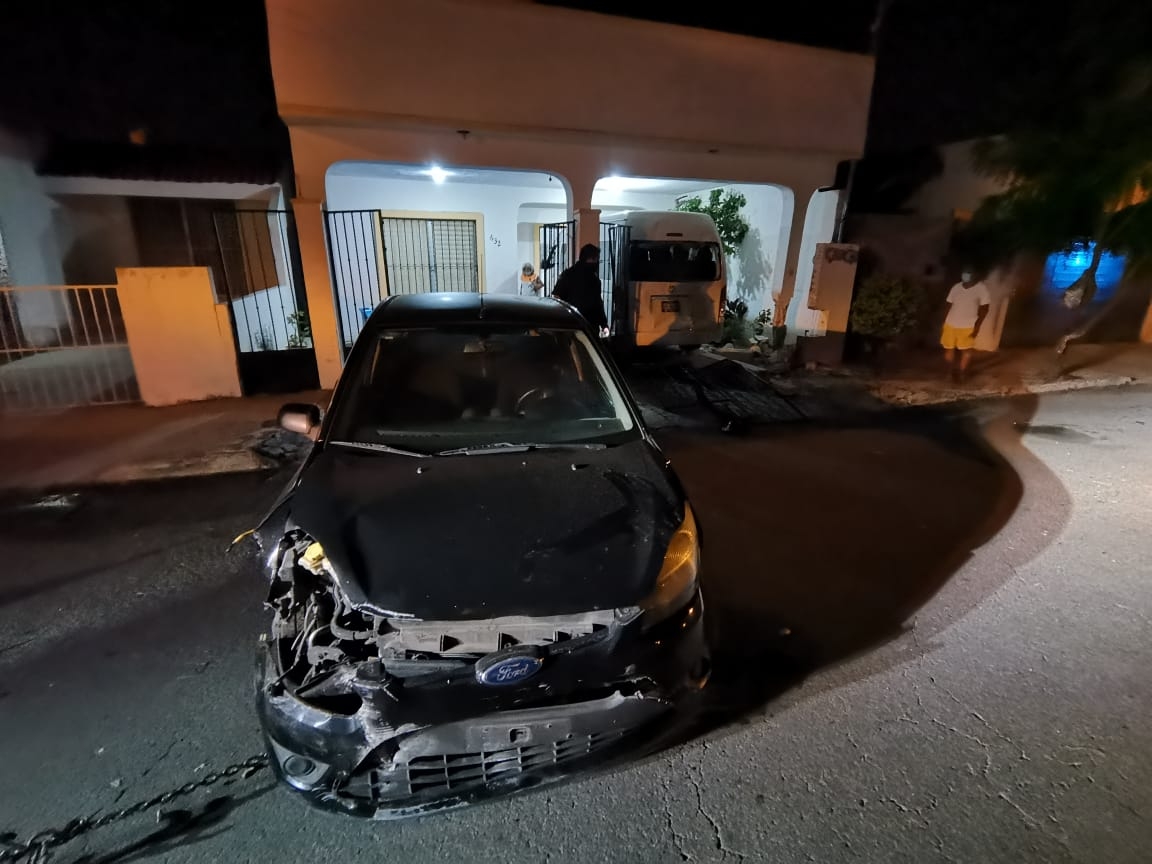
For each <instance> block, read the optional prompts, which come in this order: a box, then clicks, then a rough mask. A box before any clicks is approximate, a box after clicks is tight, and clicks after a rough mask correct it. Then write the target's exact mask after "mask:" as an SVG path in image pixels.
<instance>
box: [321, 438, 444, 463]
mask: <svg viewBox="0 0 1152 864" xmlns="http://www.w3.org/2000/svg"><path fill="white" fill-rule="evenodd" d="M328 444H330V445H332V446H333V447H347V448H348V449H349V450H368V451H369V452H372V453H391V454H392V455H393V456H415V457H417V458H418V459H427V458H428V457H429V456H431V455H432V454H431V453H418V452H417V451H415V450H405V449H403V448H402V447H393V446H391V445H390V444H372V443H370V442H368V441H329V442H328Z"/></svg>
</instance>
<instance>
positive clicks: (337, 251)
mask: <svg viewBox="0 0 1152 864" xmlns="http://www.w3.org/2000/svg"><path fill="white" fill-rule="evenodd" d="M379 219H380V211H379V210H329V211H327V212H326V213H325V214H324V225H325V232H326V235H327V239H328V261H329V265H330V267H331V272H332V290H333V294H334V295H335V299H336V308H337V310H338V311H339V314H338V315H337V322H338V323H339V326H340V341H341V344H342V345H343V348H344V354H345V356H347V353H348V351H349V349H351V347H352V343H353V342H355V341H356V337H357V336H359V335H360V330H361V329H363V327H364V322H365V321H367V320H368V316H369V315H370V314H371V313H372V310H373V309H375V308H376V304H377V303H379V302H380V300H381V299H383V297H384V290H383V286H382V284H381V278H380V272H381V268H380V255H381V250H380V244H379V238H378V237H377V230H378V229H377V226H378V224H379Z"/></svg>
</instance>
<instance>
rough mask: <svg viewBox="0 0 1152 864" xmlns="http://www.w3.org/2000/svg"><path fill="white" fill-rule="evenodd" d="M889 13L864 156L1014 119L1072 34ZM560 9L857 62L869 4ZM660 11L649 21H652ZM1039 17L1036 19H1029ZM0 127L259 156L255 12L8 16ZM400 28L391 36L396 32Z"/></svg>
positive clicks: (227, 6) (623, 4) (264, 93)
mask: <svg viewBox="0 0 1152 864" xmlns="http://www.w3.org/2000/svg"><path fill="white" fill-rule="evenodd" d="M1065 2H1070V0H1053V2H1050V3H1043V4H1041V3H1039V2H1037V3H1019V2H1016V3H1013V2H1010V0H964V2H959V3H939V2H924V0H896V2H895V4H894V5H893V6H892V8H891V10H890V12H889V14H888V16H887V18H886V19H885V26H884V28H883V30H882V31H881V36H880V40H879V51H878V61H877V74H876V88H875V93H874V98H873V116H872V123H871V130H870V140H869V152H870V153H884V152H894V151H895V152H898V151H904V150H908V149H912V148H915V147H918V146H921V145H925V144H931V143H937V142H944V141H949V140H957V139H960V138H965V137H971V136H974V135H979V134H986V133H991V132H995V131H998V130H1000V129H1001V128H1003V127H1004V126H1005V125H1006V124H1010V123H1011V122H1012V121H1013V119H1014V118H1016V117H1018V116H1019V112H1020V111H1021V110H1022V107H1021V106H1022V105H1023V106H1024V109H1025V110H1026V106H1027V104H1028V103H1027V100H1024V99H1021V98H1020V96H1021V94H1022V93H1024V92H1026V91H1027V90H1028V89H1029V88H1031V87H1032V86H1033V84H1034V82H1035V81H1037V80H1043V77H1044V75H1045V74H1046V72H1047V71H1048V70H1050V69H1051V67H1052V64H1053V63H1054V62H1055V60H1054V58H1053V56H1052V52H1051V51H1050V46H1051V44H1052V43H1053V42H1054V41H1055V40H1057V39H1058V38H1060V35H1061V32H1062V29H1063V28H1066V27H1068V26H1070V20H1069V18H1068V15H1067V14H1066V13H1065V12H1064V11H1063V9H1064V6H1063V3H1065ZM559 5H565V6H572V7H578V8H586V9H591V10H597V9H599V10H605V9H611V10H612V11H614V12H616V13H619V14H631V15H634V16H637V17H659V18H661V19H662V20H669V21H671V22H672V23H683V24H692V25H696V26H707V27H711V28H714V29H720V30H729V31H732V32H742V33H747V34H749V35H754V36H763V37H768V38H778V39H785V40H789V41H796V42H801V43H805V44H811V45H820V46H824V47H831V48H837V49H840V50H850V51H856V52H861V53H865V52H868V51H869V50H870V48H871V45H872V23H873V21H874V19H875V11H876V9H875V0H836V2H833V0H807V2H804V3H800V4H771V6H772V8H771V10H770V11H765V9H764V7H765V6H768V5H769V4H764V3H756V4H752V3H748V2H747V0H744V2H740V0H711V2H709V3H707V4H703V5H701V6H696V7H688V6H687V5H686V4H685V5H683V6H677V5H676V4H654V3H651V2H628V0H612V2H608V0H586V2H577V0H572V2H563V3H560V4H559ZM654 10H658V11H654ZM1038 10H1046V12H1045V14H1043V15H1040V14H1037V11H1038ZM5 18H6V20H5V25H6V26H5V28H4V30H5V39H4V41H5V47H4V50H3V52H0V80H3V81H4V82H5V86H4V87H3V88H0V124H3V125H5V126H8V127H10V128H15V129H17V130H20V131H25V132H36V133H41V134H43V135H46V136H48V137H49V138H50V139H68V140H72V141H116V142H121V141H124V140H125V139H126V138H127V133H128V131H129V130H131V129H133V128H136V127H146V128H147V129H149V134H150V144H152V145H153V146H165V145H166V144H169V145H176V144H180V145H187V146H199V147H204V148H226V149H229V150H234V151H241V150H243V151H253V152H255V151H263V150H266V149H268V148H275V147H278V146H281V147H282V146H283V144H284V141H285V140H286V139H285V136H284V130H283V126H282V124H280V122H279V120H278V118H277V117H276V109H275V100H274V94H273V89H272V79H271V73H270V69H269V64H268V56H267V35H266V31H265V19H264V12H263V4H262V3H261V2H260V0H196V2H192V0H102V2H98V3H97V2H93V3H85V4H81V3H76V2H73V0H39V2H23V3H19V4H9V5H8V6H7V8H6V10H5ZM397 25H398V26H402V21H400V20H398V21H397Z"/></svg>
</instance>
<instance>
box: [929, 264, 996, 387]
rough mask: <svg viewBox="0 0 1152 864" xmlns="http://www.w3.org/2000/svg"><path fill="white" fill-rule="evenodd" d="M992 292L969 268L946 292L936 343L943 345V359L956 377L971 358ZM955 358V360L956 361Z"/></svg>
mask: <svg viewBox="0 0 1152 864" xmlns="http://www.w3.org/2000/svg"><path fill="white" fill-rule="evenodd" d="M991 303H992V295H991V294H990V293H989V292H988V286H987V285H985V284H984V282H983V281H982V280H981V281H977V280H976V277H975V276H973V275H972V272H971V271H969V270H966V271H964V273H963V274H962V275H961V277H960V281H959V282H957V283H956V284H955V285H953V286H952V290H951V291H949V292H948V301H947V303H946V306H945V308H946V309H947V310H948V312H947V315H945V317H944V329H943V331H942V332H941V333H940V344H941V345H943V346H944V359H945V360H946V361H947V363H948V368H949V369H950V370H951V371H952V377H953V378H954V379H956V380H957V381H960V380H962V379H963V377H964V374H965V373H966V372H967V371H968V363H969V362H970V361H971V359H972V348H973V346H974V345H975V344H976V336H977V335H978V334H979V333H980V326H981V325H982V324H983V323H984V318H985V316H986V315H987V314H988V308H989V306H990V305H991ZM957 360H959V362H957Z"/></svg>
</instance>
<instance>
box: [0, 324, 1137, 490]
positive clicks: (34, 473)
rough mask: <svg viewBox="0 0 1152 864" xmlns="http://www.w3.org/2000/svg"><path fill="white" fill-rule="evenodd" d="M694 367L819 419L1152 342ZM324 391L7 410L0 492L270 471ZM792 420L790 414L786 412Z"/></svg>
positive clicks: (1130, 351)
mask: <svg viewBox="0 0 1152 864" xmlns="http://www.w3.org/2000/svg"><path fill="white" fill-rule="evenodd" d="M721 358H723V359H730V360H735V361H737V362H739V363H740V364H741V365H743V366H744V367H745V368H748V369H752V370H754V371H755V372H756V373H757V376H758V377H759V379H760V381H759V382H757V381H755V379H753V384H755V385H756V386H755V387H751V388H748V387H747V386H746V385H742V384H739V382H736V383H733V382H732V381H729V380H728V379H730V378H732V377H733V376H731V375H724V374H721V373H723V371H724V370H723V368H722V366H723V364H718V363H716V360H718V359H721ZM691 365H693V366H704V367H713V369H714V370H715V369H719V370H720V372H719V373H716V374H713V375H712V376H711V377H708V376H699V378H700V380H702V381H703V380H704V379H705V378H706V379H707V380H706V381H704V383H705V385H706V386H707V387H709V388H718V389H717V391H716V395H717V398H721V397H723V398H725V399H729V400H732V399H736V397H739V399H737V401H740V400H743V402H747V403H749V406H750V407H749V406H745V407H749V410H755V411H756V412H757V413H758V414H765V416H768V417H769V419H771V418H772V417H774V416H775V415H773V414H772V413H771V411H769V410H768V409H769V408H773V407H778V408H781V410H787V411H790V412H792V414H795V413H796V411H797V406H800V408H801V409H802V410H800V411H799V413H800V415H802V416H804V417H808V418H809V419H814V418H817V417H822V418H827V417H830V416H834V415H837V414H842V413H844V412H849V413H851V412H852V411H854V410H856V409H855V408H854V406H860V405H862V404H865V403H867V404H870V405H883V404H888V405H930V404H939V403H944V402H957V401H962V400H970V399H986V398H995V397H1002V396H1012V395H1020V394H1026V393H1052V392H1059V391H1063V390H1077V389H1083V388H1089V387H1113V386H1120V385H1125V384H1133V383H1148V384H1152V346H1150V345H1136V344H1123V345H1077V346H1073V347H1072V348H1071V349H1069V351H1068V353H1067V354H1066V355H1065V356H1064V357H1058V356H1057V355H1056V353H1055V352H1054V351H1053V350H1052V349H1050V348H1045V349H1037V350H1027V351H1002V352H998V353H996V354H989V355H983V356H977V357H976V358H975V359H974V362H973V364H972V370H971V375H970V377H969V380H968V382H967V383H966V384H965V385H963V386H959V387H958V386H956V385H953V384H952V383H951V382H950V381H949V379H948V377H947V375H946V374H945V370H944V366H943V360H942V359H941V358H940V357H939V356H936V355H931V354H926V355H920V356H916V357H912V358H910V359H909V360H906V361H905V362H904V363H903V364H902V365H900V366H897V367H895V368H892V369H888V370H885V371H884V373H883V374H882V375H879V376H878V375H876V374H874V373H873V372H871V371H867V370H860V369H851V368H845V369H835V370H823V371H820V370H816V371H806V370H797V371H791V372H789V371H788V370H787V369H785V368H784V367H782V366H780V365H778V364H777V365H772V364H769V363H767V362H766V361H765V360H764V359H763V358H759V357H755V356H753V355H751V354H748V353H747V352H712V351H707V350H705V351H701V352H699V355H697V356H696V358H695V359H694V360H692V361H691ZM717 376H719V377H717ZM631 377H632V378H633V379H634V381H633V391H634V392H635V393H636V395H637V396H638V397H639V398H641V399H642V400H643V399H644V398H645V396H646V395H651V394H646V391H645V381H644V380H643V378H642V376H640V375H639V373H636V374H633V375H632V376H631ZM736 377H739V376H736ZM748 378H751V376H748ZM654 380H656V382H657V383H660V384H661V385H662V386H663V387H664V389H665V390H667V389H668V387H669V386H672V385H674V386H673V390H675V389H676V388H679V390H681V391H683V392H682V393H681V392H679V391H677V392H676V393H672V395H671V396H669V395H668V394H667V393H664V394H663V396H662V397H660V398H650V399H648V400H647V401H646V403H645V405H644V411H645V415H646V416H648V419H649V422H650V423H652V424H653V426H654V427H658V426H675V425H682V424H683V423H684V422H686V418H685V417H683V416H681V415H680V414H679V413H678V412H677V411H676V410H672V409H675V405H674V404H672V405H663V404H662V403H661V398H663V399H664V400H665V401H668V399H671V400H672V402H673V403H675V402H676V399H679V400H680V402H683V403H684V404H689V403H692V404H695V403H696V402H697V397H696V396H695V395H694V393H693V391H692V388H691V386H688V385H686V384H685V383H684V382H672V385H669V382H668V381H665V380H663V379H662V378H661V377H660V376H657V378H656V379H654ZM649 383H651V382H649ZM734 388H735V389H734ZM649 389H651V388H649ZM657 389H659V388H657ZM737 391H738V392H737ZM760 391H766V392H760ZM661 392H663V391H661ZM673 397H675V398H673ZM769 397H771V400H769ZM328 399H329V394H328V393H323V392H314V393H300V394H296V395H285V396H258V397H249V398H245V399H218V400H213V401H208V402H196V403H187V404H184V405H176V406H173V407H170V408H146V407H144V406H136V405H121V406H108V407H99V408H77V409H72V410H68V411H61V412H57V413H53V414H38V415H7V416H5V417H3V418H2V422H0V491H12V490H24V491H28V490H44V491H47V490H53V491H55V490H68V489H72V488H75V487H77V486H84V485H91V484H102V483H128V482H133V481H137V480H149V479H160V478H171V477H185V476H194V475H203V474H216V473H228V472H237V471H254V470H262V469H271V468H275V467H276V466H277V465H279V464H281V463H282V462H283V461H288V460H291V459H292V458H293V457H294V456H295V455H297V453H298V452H299V451H300V448H301V447H302V446H305V447H306V446H307V442H306V440H305V439H303V438H301V437H300V436H296V435H293V434H292V433H288V432H284V431H283V430H280V429H278V427H276V425H275V423H276V413H277V411H278V410H279V408H280V406H281V405H282V404H284V403H285V402H315V403H318V404H320V405H324V406H326V405H327V404H328ZM766 400H769V401H771V405H768V402H767V401H766ZM753 403H754V404H753ZM765 406H767V407H765ZM781 406H782V407H781ZM722 407H723V406H722ZM729 407H731V406H729ZM737 407H739V406H737ZM664 408H668V409H669V410H670V411H671V413H669V411H665V410H663V409H664ZM765 412H767V413H765ZM776 419H783V418H776ZM789 419H795V418H794V417H792V415H791V414H790V415H789ZM262 454H263V455H262Z"/></svg>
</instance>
